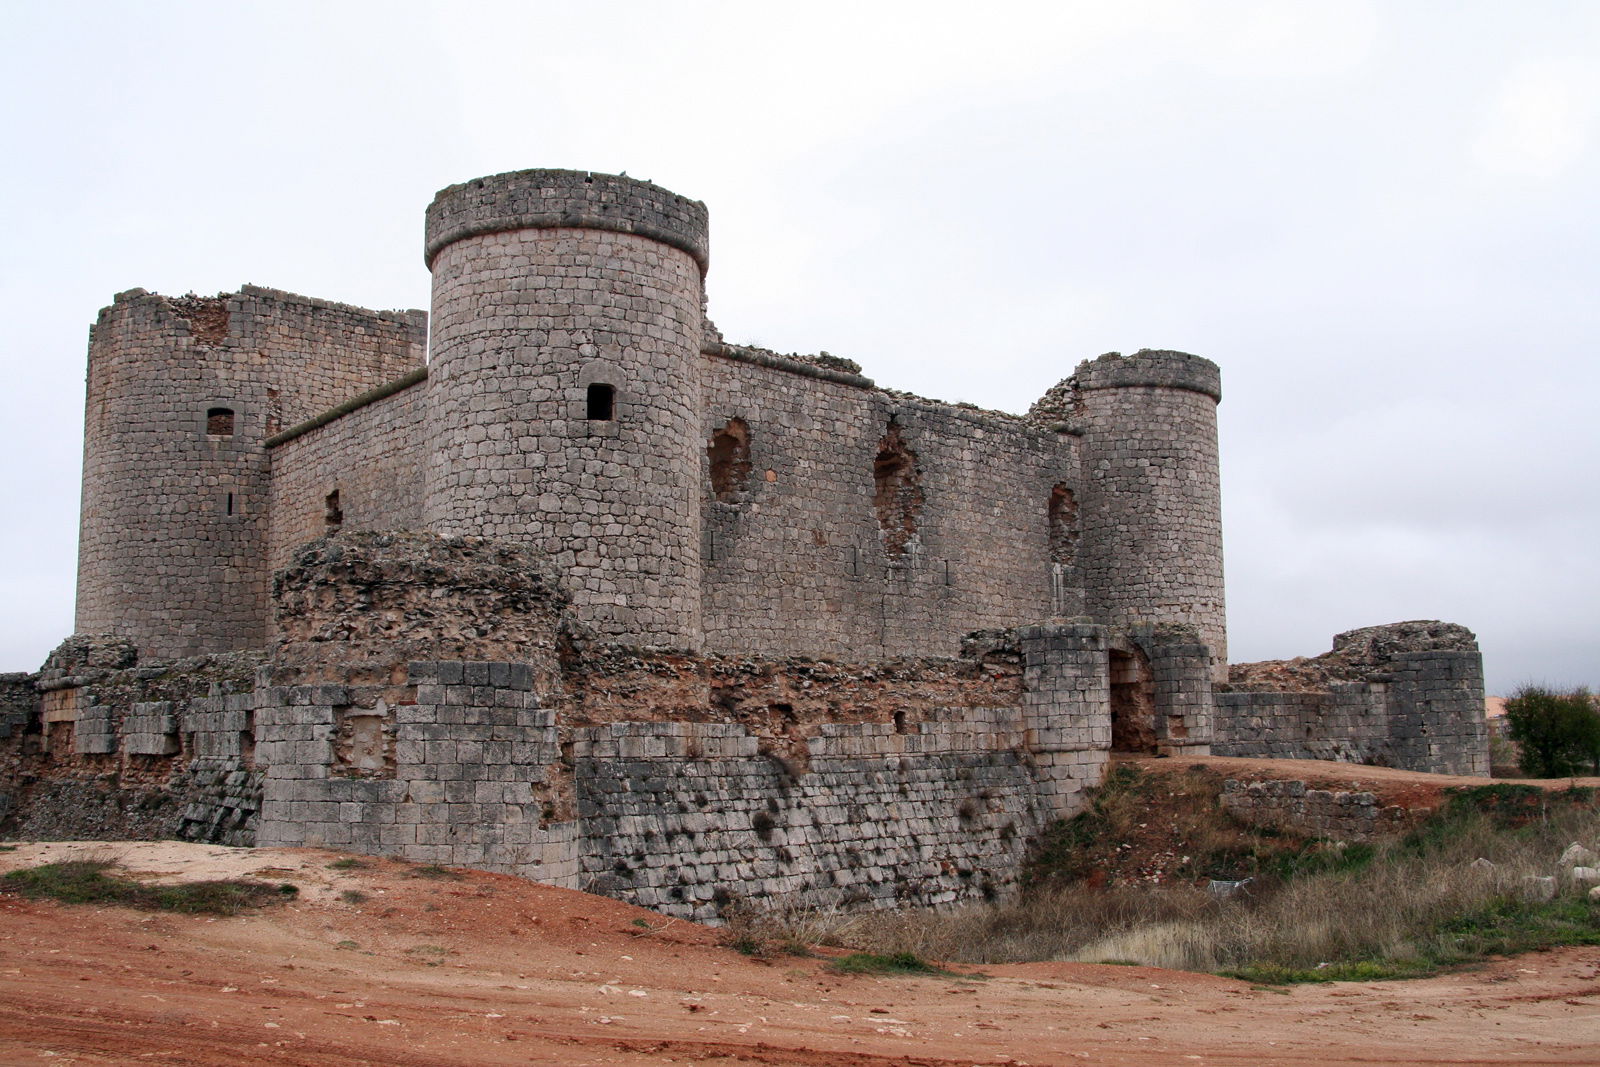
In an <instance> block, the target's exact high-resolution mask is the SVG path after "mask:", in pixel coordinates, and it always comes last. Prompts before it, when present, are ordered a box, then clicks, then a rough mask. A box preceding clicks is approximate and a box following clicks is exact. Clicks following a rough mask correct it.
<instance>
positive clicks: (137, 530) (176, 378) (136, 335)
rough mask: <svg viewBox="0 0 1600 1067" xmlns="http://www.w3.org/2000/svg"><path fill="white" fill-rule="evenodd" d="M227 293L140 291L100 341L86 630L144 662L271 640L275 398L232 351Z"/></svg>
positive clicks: (88, 508) (89, 424)
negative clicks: (268, 526)
mask: <svg viewBox="0 0 1600 1067" xmlns="http://www.w3.org/2000/svg"><path fill="white" fill-rule="evenodd" d="M234 310H237V309H236V308H233V309H230V306H229V302H228V300H227V299H226V298H223V297H214V298H206V297H175V298H169V297H163V296H158V295H156V294H154V293H147V292H145V291H144V290H143V289H132V290H129V291H128V292H125V293H118V294H117V298H116V302H115V303H113V304H112V305H111V306H110V307H108V308H105V309H103V310H102V311H101V312H100V318H99V321H98V322H96V323H95V327H94V331H93V333H92V334H91V336H90V343H89V380H88V402H87V405H86V408H87V410H86V414H85V418H84V438H83V511H82V515H81V518H80V520H79V523H80V529H79V538H78V604H77V623H76V628H77V630H78V632H79V633H114V634H119V635H121V636H124V637H127V638H130V639H132V640H133V641H134V643H135V644H137V645H138V646H139V650H140V651H141V652H142V653H144V654H145V655H149V656H156V657H160V658H170V657H176V656H193V655H198V654H200V653H203V652H216V651H220V650H222V649H232V648H249V647H252V646H255V645H260V644H262V643H263V642H264V640H265V631H266V623H265V619H266V612H265V610H264V598H265V595H266V572H265V568H264V566H263V564H262V548H261V545H262V524H263V522H264V519H265V515H266V495H267V485H266V460H265V448H264V447H263V445H262V441H263V440H264V438H265V437H266V432H265V429H264V419H265V417H266V415H265V408H266V388H265V384H264V383H262V382H260V381H257V380H255V379H254V378H253V376H252V375H251V373H250V372H251V368H250V367H249V366H248V364H247V363H246V361H244V360H243V359H241V358H240V357H239V356H238V355H237V354H236V353H235V352H234V350H233V349H232V348H231V347H229V345H228V343H227V341H228V335H229V332H230V331H229V320H230V315H231V312H232V311H234Z"/></svg>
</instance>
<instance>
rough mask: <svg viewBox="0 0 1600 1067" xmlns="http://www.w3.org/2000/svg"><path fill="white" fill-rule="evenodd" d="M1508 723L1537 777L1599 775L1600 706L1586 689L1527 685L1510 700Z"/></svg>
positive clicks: (1529, 770)
mask: <svg viewBox="0 0 1600 1067" xmlns="http://www.w3.org/2000/svg"><path fill="white" fill-rule="evenodd" d="M1506 726H1507V732H1508V733H1509V735H1510V737H1511V740H1513V741H1515V742H1516V743H1517V745H1518V746H1519V747H1520V748H1521V750H1522V760H1521V763H1522V769H1523V771H1524V772H1526V773H1527V774H1530V775H1532V776H1533V777H1535V778H1561V777H1564V776H1566V775H1569V774H1576V773H1579V772H1580V771H1585V770H1587V771H1591V772H1592V773H1594V774H1600V711H1597V710H1596V708H1595V703H1594V698H1593V697H1592V696H1590V694H1589V691H1588V690H1587V689H1574V690H1571V691H1569V692H1566V693H1560V692H1556V691H1555V690H1552V689H1546V688H1545V687H1543V686H1538V685H1524V686H1522V687H1520V688H1519V689H1517V691H1516V692H1515V693H1513V694H1512V695H1511V696H1510V698H1509V699H1507V700H1506Z"/></svg>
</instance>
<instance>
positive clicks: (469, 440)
mask: <svg viewBox="0 0 1600 1067" xmlns="http://www.w3.org/2000/svg"><path fill="white" fill-rule="evenodd" d="M706 250H707V232H706V209H705V205H703V204H701V203H699V202H698V201H693V200H686V199H684V198H683V197H681V196H677V195H676V194H674V193H670V192H668V191H667V190H665V189H662V188H659V187H657V186H654V185H651V184H650V183H648V182H641V181H636V180H634V179H631V178H625V177H616V176H613V175H606V174H588V173H585V172H582V171H566V170H528V171H518V172H515V173H511V174H499V175H495V176H493V177H489V178H479V179H477V180H476V181H471V182H467V183H466V184H464V185H454V186H451V187H450V188H448V189H445V190H443V191H442V192H440V193H439V195H438V196H436V197H435V198H434V201H433V203H432V204H431V205H430V206H429V208H428V226H427V245H426V259H427V263H428V266H429V268H430V269H431V270H432V271H433V319H432V323H433V333H432V351H431V355H430V358H429V386H428V403H429V406H430V410H429V418H428V427H429V429H428V431H427V440H426V446H427V449H428V464H429V466H428V481H427V499H426V504H425V509H424V521H425V522H426V524H427V526H428V528H429V529H431V530H434V531H435V532H438V533H441V534H446V535H461V534H471V535H479V536H485V537H495V538H503V539H506V540H509V541H513V542H520V543H524V544H529V545H533V546H535V547H538V548H541V549H543V550H544V551H546V552H548V553H549V555H550V557H551V558H552V559H553V560H554V561H555V562H556V564H557V565H558V566H560V567H561V568H562V569H563V570H564V571H565V573H566V579H567V582H568V583H569V585H570V587H571V591H572V594H573V601H574V607H575V609H576V611H577V613H578V615H579V617H580V618H581V619H583V621H585V622H587V623H588V624H589V625H591V626H592V627H594V628H595V629H596V630H597V631H598V632H600V633H602V634H605V635H609V636H614V637H626V638H628V639H630V640H632V641H637V642H640V643H655V644H668V645H674V646H678V647H686V648H695V647H698V645H699V643H700V640H701V625H700V533H699V521H700V499H699V497H700V485H699V481H700V468H701V464H702V459H703V453H704V451H705V442H704V441H702V440H701V436H702V435H701V427H700V421H701V420H700V406H701V396H700V392H701V355H700V344H701V334H702V329H703V327H702V309H703V301H704V280H705V271H706V266H707V262H708V260H707V251H706Z"/></svg>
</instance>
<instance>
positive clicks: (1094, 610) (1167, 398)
mask: <svg viewBox="0 0 1600 1067" xmlns="http://www.w3.org/2000/svg"><path fill="white" fill-rule="evenodd" d="M1076 383H1077V400H1078V402H1079V405H1080V414H1081V417H1082V419H1083V426H1084V435H1083V475H1084V477H1083V484H1084V500H1083V502H1082V509H1081V522H1082V526H1083V541H1082V551H1081V558H1082V561H1083V570H1084V586H1085V600H1086V602H1087V605H1086V606H1087V607H1088V610H1089V613H1090V614H1091V615H1092V616H1093V617H1094V618H1095V620H1096V621H1099V622H1104V623H1106V624H1108V625H1110V626H1113V627H1123V626H1131V625H1134V624H1138V623H1185V624H1188V625H1191V626H1193V627H1195V628H1196V629H1197V630H1198V631H1199V633H1200V636H1201V638H1202V639H1203V640H1204V641H1205V643H1206V644H1207V645H1208V646H1209V647H1210V651H1211V665H1212V672H1213V675H1214V676H1216V677H1218V678H1225V677H1226V671H1227V660H1228V631H1227V617H1226V614H1225V612H1224V607H1223V592H1222V493H1221V484H1220V480H1219V476H1218V470H1217V403H1218V401H1220V400H1221V399H1222V376H1221V372H1220V371H1219V370H1218V369H1217V365H1216V364H1215V363H1212V362H1211V361H1210V360H1206V359H1201V358H1200V357H1199V356H1191V355H1187V354H1185V353H1183V352H1155V351H1149V350H1146V351H1142V352H1137V353H1135V354H1134V355H1132V356H1126V357H1124V356H1119V355H1116V354H1111V355H1106V356H1101V357H1100V358H1099V359H1096V360H1093V361H1086V362H1084V363H1082V364H1080V365H1079V366H1078V370H1077V373H1076Z"/></svg>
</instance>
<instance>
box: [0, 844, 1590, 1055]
mask: <svg viewBox="0 0 1600 1067" xmlns="http://www.w3.org/2000/svg"><path fill="white" fill-rule="evenodd" d="M85 856H96V857H101V858H106V859H112V860H115V861H117V862H118V863H120V864H121V865H123V866H124V867H125V868H126V869H129V870H132V871H137V872H143V873H144V874H146V875H147V876H149V877H152V878H154V877H161V878H167V879H177V878H232V877H252V878H259V879H262V880H270V881H275V882H277V881H287V882H293V883H295V884H297V885H299V886H300V887H301V893H300V896H299V898H298V899H296V900H293V901H289V902H287V903H284V904H281V905H274V906H272V907H270V908H265V909H262V910H261V911H259V912H257V913H255V914H252V915H246V916H241V917H238V918H206V917H201V916H185V915H169V914H151V913H148V912H135V911H131V910H127V909H122V908H99V907H88V906H80V907H66V906H62V905H57V904H52V903H46V902H36V901H27V900H23V899H21V898H19V897H16V896H12V895H0V1061H3V1062H6V1063H18V1064H26V1063H41V1064H42V1063H50V1064H108V1063H118V1064H123V1063H138V1062H157V1063H163V1064H218V1065H223V1064H226V1065H229V1067H234V1065H237V1064H239V1063H241V1062H249V1063H268V1064H307V1065H311V1064H316V1065H319V1067H329V1065H344V1064H418V1065H422V1064H427V1065H438V1064H463V1065H465V1064H474V1065H476V1064H545V1063H549V1064H570V1065H580V1064H666V1063H710V1064H718V1063H723V1064H734V1063H739V1064H815V1065H865V1064H926V1065H944V1064H991V1063H1013V1064H1024V1063H1026V1064H1071V1063H1084V1062H1092V1063H1103V1064H1156V1063H1162V1064H1166V1063H1180V1062H1187V1063H1209V1064H1246V1063H1250V1064H1259V1063H1286V1064H1292V1063H1315V1064H1318V1065H1331V1064H1343V1063H1352V1064H1353V1063H1375V1062H1381V1063H1419V1064H1421V1063H1427V1064H1436V1063H1487V1062H1518V1063H1591V1062H1594V1061H1595V1059H1596V1058H1597V1056H1600V951H1596V950H1594V949H1574V950H1563V951H1558V952H1550V953H1542V954H1537V955H1533V956H1528V957H1522V958H1519V959H1515V960H1507V961H1500V962H1496V963H1493V964H1491V965H1489V966H1487V967H1484V968H1482V969H1480V970H1477V971H1471V972H1464V973H1460V974H1454V975H1449V976H1445V977H1440V978H1432V979H1426V980H1422V981H1413V982H1403V983H1402V982H1395V983H1344V984H1332V985H1327V986H1302V987H1296V988H1292V989H1290V990H1288V991H1286V992H1283V991H1272V990H1265V989H1259V988H1252V987H1251V986H1249V985H1247V984H1245V983H1243V982H1238V981H1233V980H1230V979H1224V978H1217V977H1213V976H1209V975H1200V974H1187V973H1181V972H1173V971H1161V970H1156V969H1152V968H1144V967H1117V966H1094V965H1084V964H1066V963H1041V964H1017V965H1007V966H993V967H985V968H983V969H982V970H983V971H984V973H985V974H987V975H988V977H986V978H979V977H976V976H974V971H975V969H974V968H967V967H961V966H955V967H953V968H952V970H954V971H956V972H958V974H959V975H960V976H958V977H943V976H936V977H881V976H870V975H841V974H836V973H833V972H831V971H829V970H827V969H826V962H827V961H826V958H799V957H785V958H780V959H777V960H774V961H770V962H766V961H760V960H753V959H749V958H746V957H744V956H741V955H739V954H738V953H736V952H734V951H732V950H731V949H728V948H726V947H723V946H722V945H721V943H720V942H721V935H720V934H719V932H718V931H715V930H711V929H708V928H705V927H702V926H697V925H695V924H693V923H688V922H683V921H677V920H670V919H666V918H663V917H662V916H659V915H656V914H654V913H653V912H649V911H645V910H642V909H639V908H634V907H631V906H629V905H626V904H622V903H619V902H617V901H612V900H607V899H604V898H599V897H592V896H587V895H585V894H582V893H576V892H570V891H567V890H561V889H553V888H550V887H548V886H540V885H535V884H533V883H529V882H525V881H522V880H520V879H517V878H511V877H507V876H503V875H494V874H484V873H478V872H470V871H463V872H460V877H459V878H440V877H418V876H417V874H418V868H416V867H415V866H412V865H408V864H404V863H398V862H393V861H387V860H375V859H369V858H366V857H360V858H357V859H356V863H359V864H361V865H360V866H357V865H353V864H341V865H340V866H330V864H334V863H337V862H338V861H340V859H341V856H340V854H338V853H332V852H322V851H316V850H300V849H297V850H283V849H255V850H250V849H226V848H218V847H214V846H203V845H180V844H173V843H165V842H157V843H143V842H120V843H111V844H104V843H86V842H74V843H59V844H22V845H19V846H18V847H17V850H16V851H14V852H4V853H0V870H7V869H14V868H17V867H23V866H33V865H36V864H39V863H43V862H53V861H57V860H61V859H67V858H82V857H85Z"/></svg>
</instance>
